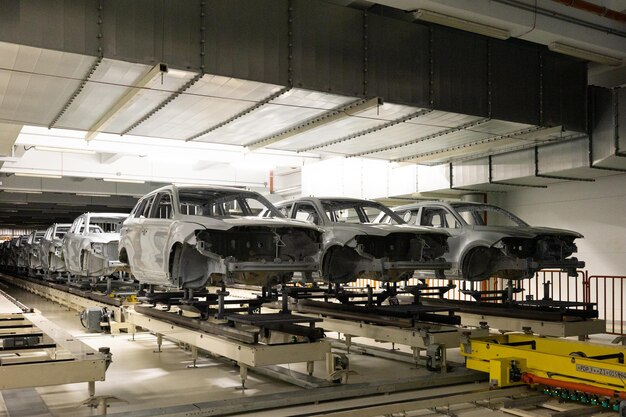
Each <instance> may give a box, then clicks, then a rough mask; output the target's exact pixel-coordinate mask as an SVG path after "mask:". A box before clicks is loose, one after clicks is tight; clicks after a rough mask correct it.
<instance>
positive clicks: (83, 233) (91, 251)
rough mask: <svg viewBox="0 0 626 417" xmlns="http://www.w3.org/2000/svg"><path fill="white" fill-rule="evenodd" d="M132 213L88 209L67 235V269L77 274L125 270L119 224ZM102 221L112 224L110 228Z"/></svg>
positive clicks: (109, 225) (65, 252) (104, 273)
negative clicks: (102, 211) (96, 211)
mask: <svg viewBox="0 0 626 417" xmlns="http://www.w3.org/2000/svg"><path fill="white" fill-rule="evenodd" d="M127 216H128V214H124V213H85V214H82V215H80V216H79V217H77V218H76V220H74V222H73V223H72V226H71V227H70V229H69V231H68V232H67V233H66V234H65V236H64V237H63V242H62V253H63V260H64V262H65V270H66V271H67V272H69V273H70V274H72V275H75V276H77V277H102V276H108V275H111V274H113V273H115V272H117V271H121V270H124V268H125V266H126V265H124V264H123V263H121V262H120V261H119V260H118V244H119V240H120V234H119V227H120V226H121V224H122V222H123V221H124V219H126V217H127ZM98 224H102V225H107V227H112V229H111V231H106V230H104V229H102V228H100V227H99V226H98Z"/></svg>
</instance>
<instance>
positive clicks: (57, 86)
mask: <svg viewBox="0 0 626 417" xmlns="http://www.w3.org/2000/svg"><path fill="white" fill-rule="evenodd" d="M93 61H94V58H93V57H88V56H82V55H77V54H71V53H64V52H57V51H51V50H45V49H40V48H33V47H29V46H21V45H13V44H8V43H4V42H0V68H7V69H0V97H2V100H0V119H5V120H10V121H16V122H22V123H31V124H42V125H48V124H49V123H50V122H51V121H52V120H53V119H54V117H55V116H56V115H57V113H58V112H59V111H60V109H61V108H63V106H64V105H65V102H66V101H67V99H68V98H69V97H70V96H71V95H72V94H73V93H74V90H75V89H76V88H77V87H78V85H79V84H80V80H81V79H82V77H83V76H84V74H85V73H86V72H87V71H88V69H89V67H90V66H91V65H92V63H93ZM11 70H15V71H19V72H14V71H11Z"/></svg>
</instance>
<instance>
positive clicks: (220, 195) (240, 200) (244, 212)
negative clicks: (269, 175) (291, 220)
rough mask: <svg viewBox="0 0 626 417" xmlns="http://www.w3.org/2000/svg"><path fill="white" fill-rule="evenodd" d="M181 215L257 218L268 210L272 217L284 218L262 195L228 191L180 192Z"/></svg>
mask: <svg viewBox="0 0 626 417" xmlns="http://www.w3.org/2000/svg"><path fill="white" fill-rule="evenodd" d="M178 199H179V208H180V212H181V214H186V215H191V216H205V217H247V216H257V215H258V214H259V213H260V212H261V211H263V210H268V211H270V212H271V214H272V216H267V217H284V216H283V215H282V214H281V213H279V212H278V210H276V208H274V206H272V205H271V204H270V202H269V201H267V200H265V198H263V197H262V196H261V195H259V194H256V193H251V192H234V191H228V190H184V189H183V190H180V191H179V193H178Z"/></svg>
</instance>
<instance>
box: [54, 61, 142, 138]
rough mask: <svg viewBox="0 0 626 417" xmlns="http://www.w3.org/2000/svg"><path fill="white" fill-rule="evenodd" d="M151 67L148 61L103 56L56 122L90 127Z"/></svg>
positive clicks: (72, 126)
mask: <svg viewBox="0 0 626 417" xmlns="http://www.w3.org/2000/svg"><path fill="white" fill-rule="evenodd" d="M149 70H150V67H149V66H148V65H142V64H132V63H129V62H122V61H114V60H112V59H103V60H102V62H101V63H100V65H98V68H97V69H96V71H95V72H94V73H93V75H92V76H91V77H90V79H89V82H87V84H85V87H84V88H83V90H82V91H81V93H80V94H79V95H78V96H77V97H76V99H75V100H74V102H73V103H72V104H71V105H70V107H69V109H68V111H67V112H66V113H65V114H64V115H63V116H62V117H61V119H59V122H58V123H57V125H56V126H57V127H59V128H71V129H83V130H89V128H91V126H93V125H94V124H95V123H96V122H97V121H98V120H99V119H100V118H101V117H102V116H103V115H104V114H105V113H106V112H107V111H108V110H109V109H110V108H111V107H112V106H113V105H114V104H115V103H116V102H117V101H118V100H119V99H120V98H122V97H123V96H124V95H125V94H126V93H127V92H128V91H129V88H130V86H132V85H133V84H134V83H135V82H136V81H137V80H139V79H140V78H141V77H142V76H143V75H144V74H145V73H147V72H148V71H149Z"/></svg>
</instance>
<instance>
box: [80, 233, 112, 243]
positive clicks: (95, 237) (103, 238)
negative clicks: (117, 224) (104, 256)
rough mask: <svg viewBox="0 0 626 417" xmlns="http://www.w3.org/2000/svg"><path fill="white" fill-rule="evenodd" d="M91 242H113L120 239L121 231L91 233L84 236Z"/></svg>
mask: <svg viewBox="0 0 626 417" xmlns="http://www.w3.org/2000/svg"><path fill="white" fill-rule="evenodd" d="M84 239H85V240H88V241H90V242H91V243H111V242H116V241H119V240H120V234H119V233H89V234H87V235H85V236H84Z"/></svg>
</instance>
